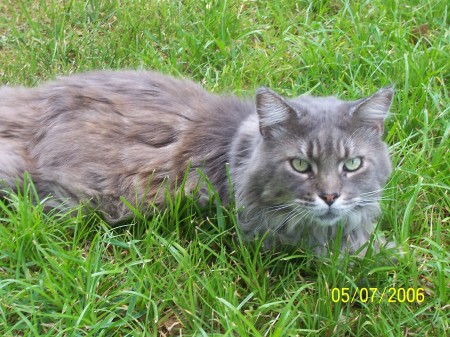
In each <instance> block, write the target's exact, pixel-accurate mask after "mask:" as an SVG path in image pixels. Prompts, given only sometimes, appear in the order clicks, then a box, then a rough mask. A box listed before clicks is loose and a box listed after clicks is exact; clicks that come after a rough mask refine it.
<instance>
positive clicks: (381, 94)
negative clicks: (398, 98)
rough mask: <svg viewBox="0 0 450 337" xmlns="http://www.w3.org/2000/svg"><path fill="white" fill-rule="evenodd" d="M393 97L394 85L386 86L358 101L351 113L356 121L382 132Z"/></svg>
mask: <svg viewBox="0 0 450 337" xmlns="http://www.w3.org/2000/svg"><path fill="white" fill-rule="evenodd" d="M393 97H394V87H393V86H392V85H390V86H388V87H384V88H382V89H380V90H378V91H377V92H376V93H374V94H373V95H372V96H369V97H367V98H363V99H361V100H359V101H356V102H355V104H354V106H353V107H352V108H351V110H350V115H351V117H352V119H353V120H355V122H356V123H359V124H363V125H367V126H369V127H373V128H374V129H376V130H377V131H378V132H379V133H380V134H382V133H383V130H384V121H385V120H386V117H387V115H388V113H389V108H390V107H391V104H392V98H393Z"/></svg>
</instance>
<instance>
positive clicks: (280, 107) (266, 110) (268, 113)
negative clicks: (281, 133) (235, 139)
mask: <svg viewBox="0 0 450 337" xmlns="http://www.w3.org/2000/svg"><path fill="white" fill-rule="evenodd" d="M256 112H257V113H258V117H259V130H260V132H261V135H262V136H263V137H266V136H270V135H271V134H274V133H275V132H276V131H277V130H280V129H283V126H284V125H286V123H287V122H288V121H289V120H290V119H291V118H292V117H295V116H298V114H297V112H296V111H295V109H294V108H293V107H292V106H291V105H290V104H289V103H288V102H287V101H286V100H285V99H284V98H283V97H281V96H280V95H278V94H277V93H275V92H273V91H272V90H270V89H268V88H266V87H262V88H259V89H258V90H257V91H256Z"/></svg>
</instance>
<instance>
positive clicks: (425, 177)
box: [0, 0, 450, 337]
mask: <svg viewBox="0 0 450 337" xmlns="http://www.w3.org/2000/svg"><path fill="white" fill-rule="evenodd" d="M0 11H1V12H2V13H3V14H2V17H1V18H0V33H1V38H0V73H1V82H2V84H4V85H19V84H20V85H37V84H39V83H41V82H42V81H44V80H47V79H51V78H54V77H55V76H57V75H61V74H70V73H75V72H80V71H85V70H89V69H101V68H133V69H135V68H146V69H156V70H159V71H162V72H164V73H168V74H172V75H174V76H185V77H189V78H192V79H194V80H195V81H197V82H200V83H202V84H203V86H205V87H206V88H207V89H209V90H211V91H213V92H231V91H232V92H234V93H236V94H238V95H241V96H243V95H252V93H253V91H254V89H255V88H256V87H258V86H260V85H267V86H270V87H272V88H274V89H275V90H277V91H278V92H280V93H282V94H284V95H287V96H295V95H299V94H302V93H305V92H309V93H312V94H315V95H329V94H336V95H339V96H341V97H344V98H349V99H354V98H359V97H361V96H364V95H368V94H370V93H372V92H374V91H376V90H377V89H378V88H379V87H381V86H384V85H388V84H391V83H394V84H395V87H396V91H397V93H396V96H395V101H394V104H393V107H392V117H391V119H390V120H389V121H388V123H387V126H386V139H387V142H388V143H389V145H390V148H391V152H392V159H393V163H394V167H395V170H394V173H393V174H392V177H391V179H390V181H389V184H388V186H387V190H386V194H385V195H386V200H384V201H383V209H384V213H383V216H382V217H381V218H380V220H379V227H380V228H379V229H380V230H382V231H384V232H385V233H386V234H387V235H388V236H393V237H395V238H396V240H397V241H398V242H400V243H401V245H402V247H403V249H404V250H405V252H406V253H405V255H404V257H403V258H401V259H400V260H399V262H398V264H392V263H380V261H379V260H378V258H376V259H373V258H370V257H367V258H365V259H363V260H355V259H353V258H345V259H344V260H343V261H336V260H335V259H324V260H317V259H314V258H313V257H312V256H311V255H310V254H309V253H308V252H302V251H300V250H298V251H295V252H291V253H289V254H288V253H278V254H275V253H263V252H261V251H260V245H259V244H258V243H254V244H242V242H240V238H239V235H238V234H236V218H235V211H234V210H233V207H230V208H223V207H221V206H220V205H219V204H217V203H211V207H210V209H209V210H205V211H199V210H198V209H197V207H196V205H195V203H194V202H193V201H192V200H190V199H189V198H187V200H184V199H183V198H181V197H180V196H177V197H176V198H174V199H173V202H172V204H171V206H170V207H169V208H168V209H167V210H166V211H165V212H163V213H159V214H157V215H155V216H154V217H151V218H144V217H143V216H142V215H141V214H140V213H139V211H138V210H136V216H135V218H134V219H133V220H131V221H130V222H129V223H127V224H125V225H123V226H122V227H120V228H115V229H113V228H111V227H109V226H108V225H107V224H106V223H104V222H103V221H102V220H101V219H100V218H98V216H97V215H96V214H95V213H89V214H85V213H83V212H81V210H75V214H77V215H75V216H74V215H73V212H72V213H71V214H70V215H69V214H61V213H55V212H54V213H50V214H45V213H44V212H43V210H42V206H41V204H42V202H41V201H39V200H37V199H36V197H35V195H34V192H33V187H32V185H26V186H25V187H24V189H23V190H22V191H19V193H17V194H13V193H12V194H9V195H8V197H7V201H1V200H0V335H2V336H273V337H275V336H415V335H422V336H444V335H445V334H446V333H445V331H448V330H449V325H450V324H449V321H450V320H449V317H450V306H449V303H450V300H449V295H448V290H449V284H450V266H449V261H450V253H449V245H450V228H449V227H450V225H449V223H450V193H449V186H450V181H449V180H450V170H449V163H450V156H449V147H450V141H449V130H450V126H449V120H450V117H449V106H450V104H449V103H450V102H449V94H448V82H449V79H450V78H449V67H448V60H449V59H450V50H449V43H448V42H449V29H448V27H449V25H448V22H449V19H448V14H449V13H448V5H447V3H446V1H431V0H419V1H411V0H407V1H402V2H398V1H387V0H375V1H341V0H321V1H288V0H273V1H258V0H254V1H234V0H228V1H227V0H211V1H207V0H201V1H197V0H196V1H193V0H186V1H183V2H176V1H120V2H119V1H101V0H94V1H56V0H53V1H37V0H36V1H15V2H13V1H6V2H1V3H0ZM0 123H1V121H0ZM72 211H73V210H72ZM369 287H371V288H378V291H377V292H376V293H375V294H373V291H372V292H371V293H370V295H374V296H373V297H372V296H369V297H370V298H367V296H364V291H363V290H362V289H363V288H369ZM335 288H337V290H333V289H335ZM344 288H349V290H348V293H349V296H350V298H351V299H350V300H349V301H348V302H346V303H345V302H344V301H343V300H344V299H345V293H346V292H347V290H345V289H344ZM389 288H393V289H391V290H390V289H389ZM409 288H411V289H412V290H410V291H409V296H410V297H409V300H408V299H405V296H403V297H402V291H401V290H400V289H405V290H407V289H409ZM357 289H359V292H357V296H355V297H354V296H353V295H354V294H355V290H357ZM421 289H423V290H421ZM384 290H386V292H385V294H384V295H383V291H384ZM361 291H363V293H360V292H361ZM394 292H396V293H395V294H394ZM421 294H422V295H423V301H417V299H418V297H417V295H421ZM338 295H339V299H338V298H337V297H336V296H338ZM360 295H362V296H360ZM390 295H393V297H392V300H395V302H389V301H388V299H389V296H390ZM333 296H334V297H333ZM333 299H334V300H335V301H333ZM419 299H422V298H419ZM410 300H411V301H410Z"/></svg>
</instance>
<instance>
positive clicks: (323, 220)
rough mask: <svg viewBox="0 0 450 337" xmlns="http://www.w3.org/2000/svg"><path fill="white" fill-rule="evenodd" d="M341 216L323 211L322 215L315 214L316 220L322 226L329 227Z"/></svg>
mask: <svg viewBox="0 0 450 337" xmlns="http://www.w3.org/2000/svg"><path fill="white" fill-rule="evenodd" d="M341 218H342V216H340V215H338V214H334V213H331V212H328V213H325V214H323V215H320V216H317V217H316V218H315V220H316V222H317V223H318V224H319V225H321V226H323V227H331V226H334V225H336V224H337V223H338V221H339V220H341Z"/></svg>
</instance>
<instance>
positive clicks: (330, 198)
mask: <svg viewBox="0 0 450 337" xmlns="http://www.w3.org/2000/svg"><path fill="white" fill-rule="evenodd" d="M319 197H320V198H321V199H322V200H323V201H325V202H326V203H327V205H328V206H331V205H332V204H333V202H334V201H335V200H336V199H337V198H339V194H338V193H331V194H320V195H319Z"/></svg>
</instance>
